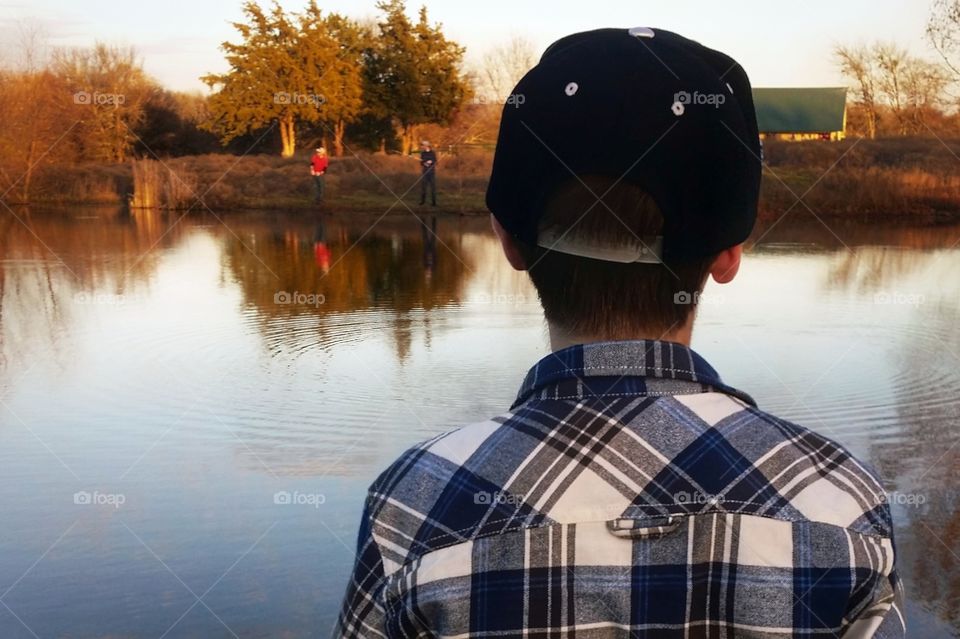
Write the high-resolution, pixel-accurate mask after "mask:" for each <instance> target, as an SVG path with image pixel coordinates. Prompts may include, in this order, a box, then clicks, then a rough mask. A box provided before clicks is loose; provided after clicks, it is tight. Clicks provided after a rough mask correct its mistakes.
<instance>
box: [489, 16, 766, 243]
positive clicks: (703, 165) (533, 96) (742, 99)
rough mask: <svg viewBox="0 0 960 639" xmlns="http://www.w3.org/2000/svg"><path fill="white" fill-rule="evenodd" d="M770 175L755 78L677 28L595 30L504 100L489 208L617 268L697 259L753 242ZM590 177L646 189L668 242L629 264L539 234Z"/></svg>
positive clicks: (516, 232)
mask: <svg viewBox="0 0 960 639" xmlns="http://www.w3.org/2000/svg"><path fill="white" fill-rule="evenodd" d="M521 96H522V99H521ZM760 173H761V163H760V136H759V132H758V130H757V118H756V113H755V112H754V107H753V96H752V93H751V88H750V80H749V79H748V78H747V74H746V73H745V72H744V70H743V68H742V67H741V66H740V65H739V64H738V63H737V62H736V61H735V60H733V59H732V58H730V57H729V56H727V55H725V54H723V53H721V52H719V51H714V50H713V49H708V48H707V47H704V46H703V45H701V44H699V43H697V42H694V41H693V40H689V39H687V38H684V37H683V36H680V35H678V34H676V33H671V32H670V31H664V30H661V29H653V28H649V27H635V28H632V29H597V30H595V31H586V32H582V33H575V34H573V35H570V36H567V37H565V38H561V39H560V40H558V41H556V42H554V43H553V44H552V45H550V47H548V48H547V50H546V51H545V52H544V54H543V56H542V57H541V58H540V61H539V62H538V63H537V65H536V66H535V67H533V68H532V69H530V71H528V72H527V74H526V75H525V76H524V77H523V78H522V79H521V80H520V82H519V83H518V84H517V86H516V87H515V88H514V90H513V93H512V94H511V96H510V98H509V99H507V100H506V103H505V105H504V108H503V117H502V119H501V122H500V133H499V136H498V139H497V148H496V152H495V154H494V159H493V170H492V173H491V175H490V183H489V186H488V188H487V198H486V201H487V208H489V209H490V211H491V212H492V213H493V215H494V216H495V217H496V218H497V220H498V221H499V222H500V224H501V226H503V227H504V229H506V230H507V231H508V232H509V233H510V234H511V235H513V236H514V237H516V238H517V239H519V240H521V241H523V242H524V243H526V244H529V245H535V244H540V245H541V246H546V247H547V248H551V249H552V250H558V251H561V252H567V253H574V254H578V255H585V256H588V257H594V258H596V259H605V260H610V261H617V262H635V261H639V262H650V261H652V262H658V261H660V259H665V260H674V259H685V258H698V257H706V256H709V255H712V254H715V253H718V252H720V251H721V250H723V249H725V248H729V247H731V246H734V245H735V244H739V243H741V242H743V241H744V240H745V239H747V236H749V235H750V232H751V230H752V229H753V224H754V221H755V219H756V215H757V200H758V197H759V193H760ZM586 175H600V176H609V177H610V178H612V179H614V180H617V179H622V180H623V181H624V182H627V183H630V184H634V185H636V186H638V187H640V188H641V189H643V190H644V191H645V192H646V193H648V194H649V195H650V197H651V198H652V199H653V200H654V202H656V204H657V206H658V208H659V209H660V211H661V213H662V214H663V217H664V228H663V236H662V238H658V239H657V241H656V242H655V243H653V244H651V243H650V242H645V243H644V247H643V248H644V250H640V251H637V252H636V253H635V254H631V255H629V256H627V257H624V255H623V254H622V252H619V253H618V252H617V251H612V252H610V251H608V252H604V251H602V250H601V251H594V250H592V249H591V248H590V247H587V248H586V249H583V247H581V248H579V249H578V248H577V247H571V246H566V245H564V243H563V242H560V243H559V244H558V243H556V241H555V240H556V239H557V238H547V239H546V240H545V238H542V237H538V231H539V228H540V222H541V217H542V215H543V210H544V207H545V206H546V204H547V202H548V200H549V198H550V197H551V195H552V194H553V193H555V192H556V190H557V189H558V188H559V187H561V186H562V185H564V184H565V183H569V182H570V180H578V179H579V176H586ZM596 195H597V196H598V197H599V196H601V195H602V194H601V193H596ZM597 206H601V205H600V204H598V205H597ZM629 233H630V232H629V231H628V230H627V229H624V234H625V235H629ZM651 253H652V254H653V258H652V259H651Z"/></svg>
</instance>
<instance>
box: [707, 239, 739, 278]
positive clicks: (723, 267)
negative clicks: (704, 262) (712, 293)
mask: <svg viewBox="0 0 960 639" xmlns="http://www.w3.org/2000/svg"><path fill="white" fill-rule="evenodd" d="M741 257H743V244H737V245H736V246H731V247H730V248H728V249H724V250H723V251H721V252H720V254H719V255H717V257H716V258H715V259H714V260H713V265H712V266H711V267H710V275H711V276H712V277H713V281H714V282H716V283H717V284H726V283H727V282H729V281H731V280H732V279H733V278H734V277H736V276H737V271H739V270H740V258H741Z"/></svg>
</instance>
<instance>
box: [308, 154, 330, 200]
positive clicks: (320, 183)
mask: <svg viewBox="0 0 960 639" xmlns="http://www.w3.org/2000/svg"><path fill="white" fill-rule="evenodd" d="M329 164H330V160H329V159H328V158H327V150H326V149H325V148H323V147H322V146H320V147H317V150H316V151H315V152H314V154H313V157H311V158H310V175H312V176H313V187H314V201H315V202H322V201H323V191H324V175H326V173H327V166H328V165H329Z"/></svg>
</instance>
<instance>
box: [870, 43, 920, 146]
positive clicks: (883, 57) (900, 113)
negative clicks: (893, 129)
mask: <svg viewBox="0 0 960 639" xmlns="http://www.w3.org/2000/svg"><path fill="white" fill-rule="evenodd" d="M869 53H870V55H871V56H872V57H873V59H874V60H876V69H877V71H878V74H877V82H876V85H877V89H879V91H880V93H881V94H883V97H884V98H885V101H886V103H887V105H888V106H889V107H890V110H891V111H892V112H893V117H894V118H895V119H896V121H897V129H898V130H897V133H899V134H900V135H904V134H905V133H906V132H907V124H906V117H907V116H906V113H905V108H904V107H905V105H904V96H903V82H904V79H903V75H904V72H905V70H906V68H907V67H908V66H909V65H910V64H911V62H912V60H911V58H910V55H909V54H908V53H907V51H906V49H903V48H902V47H899V46H897V45H896V44H894V43H892V42H877V43H876V44H874V45H873V48H872V49H871V50H870V52H869Z"/></svg>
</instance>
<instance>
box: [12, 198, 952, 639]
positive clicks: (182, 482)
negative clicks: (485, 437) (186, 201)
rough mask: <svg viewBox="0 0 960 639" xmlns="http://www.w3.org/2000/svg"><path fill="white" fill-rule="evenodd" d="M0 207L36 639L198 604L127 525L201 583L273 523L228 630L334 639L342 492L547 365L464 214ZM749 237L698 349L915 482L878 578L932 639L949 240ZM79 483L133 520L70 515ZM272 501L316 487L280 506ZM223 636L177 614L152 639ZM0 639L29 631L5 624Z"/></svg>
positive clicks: (813, 229) (344, 513) (942, 527)
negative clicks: (295, 503)
mask: <svg viewBox="0 0 960 639" xmlns="http://www.w3.org/2000/svg"><path fill="white" fill-rule="evenodd" d="M20 215H21V218H22V223H21V221H18V220H17V219H15V218H13V217H12V216H10V215H6V216H3V217H0V255H2V260H0V356H2V360H0V393H2V397H3V404H2V405H0V438H2V441H0V451H2V452H0V468H2V469H3V470H2V471H0V472H2V473H3V474H2V475H0V508H2V509H3V512H4V513H5V521H6V522H7V523H6V526H5V530H4V531H3V533H0V534H2V535H3V536H2V538H0V546H2V548H3V552H2V553H0V592H2V591H4V590H6V589H7V588H8V587H9V586H10V585H12V584H16V587H15V588H14V589H13V590H12V592H11V594H10V596H9V597H5V599H4V601H5V602H7V603H8V604H9V605H10V606H11V608H13V609H14V610H16V611H17V615H18V616H20V617H21V618H22V619H23V620H24V621H25V622H26V623H27V624H29V625H30V627H31V628H33V629H34V631H36V632H37V634H38V635H39V636H57V635H63V634H65V633H67V632H73V633H75V634H79V635H85V634H89V635H93V634H110V633H113V634H114V635H117V636H154V637H156V636H160V635H161V634H162V633H163V632H164V631H165V630H167V628H168V627H169V626H170V624H172V623H173V622H174V621H175V620H176V619H177V617H178V616H179V615H181V613H182V612H183V611H184V610H185V609H186V608H187V607H188V606H189V605H190V603H192V599H191V598H190V597H189V595H186V598H184V596H183V589H182V588H181V587H180V585H179V584H178V583H177V582H176V581H172V582H170V581H169V580H170V579H171V577H170V575H169V572H167V571H165V570H164V569H163V566H161V565H159V564H158V563H157V562H156V561H155V560H154V558H153V557H152V555H151V554H150V553H149V552H147V551H146V550H145V549H144V546H143V545H142V544H141V543H140V541H138V539H137V538H134V537H133V536H132V535H131V534H130V532H128V530H127V528H124V526H127V527H129V529H130V530H132V531H134V532H136V535H137V537H139V538H140V539H142V540H143V541H144V542H145V543H146V544H147V545H149V546H150V548H151V549H152V550H153V551H154V552H156V554H157V555H158V556H160V557H162V558H163V560H164V562H165V563H166V564H167V565H169V566H170V567H171V568H172V569H173V570H174V571H176V573H177V574H178V575H183V579H184V580H185V581H186V582H187V583H188V584H190V586H191V588H194V589H195V590H197V591H198V592H202V591H203V590H205V589H206V588H207V587H209V586H210V585H211V584H213V583H215V582H216V581H217V578H218V577H219V576H220V575H221V573H222V572H223V570H224V569H225V568H226V567H227V566H230V565H231V563H233V562H234V561H236V560H237V558H238V557H240V556H241V554H242V553H243V552H244V551H245V550H246V549H248V548H249V547H250V546H251V544H252V543H253V542H254V541H255V540H256V539H257V538H258V536H260V535H261V534H263V533H264V531H268V530H269V531H270V532H269V534H268V535H267V536H266V537H265V538H264V539H263V541H262V542H260V544H259V545H257V547H256V548H257V550H255V551H251V552H250V553H248V555H246V556H245V558H244V559H243V562H242V564H240V567H238V569H237V570H236V571H235V574H232V576H231V577H230V578H227V579H225V580H223V582H222V583H220V585H218V586H217V589H216V591H215V593H214V595H213V596H211V598H210V600H209V601H210V602H211V607H212V608H214V609H215V610H216V611H217V614H218V615H219V616H220V617H221V618H222V619H223V620H224V621H225V622H226V623H227V624H228V625H229V626H230V628H231V629H232V630H233V631H234V632H236V633H237V634H238V635H239V636H264V637H268V636H282V635H283V634H284V633H286V634H287V635H288V636H299V635H303V634H311V633H313V634H315V631H316V628H325V627H328V626H329V624H330V623H331V622H332V619H333V615H334V613H335V609H336V606H337V603H338V601H337V599H338V597H339V596H340V594H341V589H342V585H343V579H344V578H345V575H346V572H347V570H348V569H349V562H350V553H351V552H352V550H351V549H350V548H349V546H350V545H351V543H352V542H351V540H352V538H353V536H354V534H355V528H354V527H355V525H356V521H357V519H356V517H357V510H358V508H359V504H360V499H361V495H362V492H363V489H364V487H365V485H366V484H367V483H368V482H369V481H370V479H371V478H372V477H373V476H374V475H375V474H376V473H377V472H378V471H379V470H380V469H381V468H382V467H383V466H384V465H385V464H386V463H388V462H389V461H390V459H392V458H393V457H394V456H395V455H396V454H397V453H398V452H399V451H400V450H402V449H403V448H405V447H407V446H409V445H410V444H411V443H413V442H415V441H419V440H422V439H425V438H427V437H430V436H432V435H434V434H436V433H438V432H441V431H444V430H447V429H449V428H451V427H454V426H456V425H458V424H461V423H465V422H469V421H473V420H476V419H481V418H484V417H487V416H489V415H491V414H494V413H496V412H499V411H502V410H503V409H504V408H505V407H506V406H508V405H509V403H510V401H511V399H512V396H513V394H514V392H515V391H516V387H517V385H518V383H519V381H520V379H521V377H522V375H523V373H524V372H525V370H526V368H527V366H529V365H530V364H531V363H532V362H534V361H536V359H538V358H539V357H540V356H541V355H542V354H543V353H544V352H545V348H546V346H545V339H544V335H543V333H544V330H543V324H542V321H541V318H540V314H539V306H538V305H537V303H536V298H535V295H534V293H533V291H532V290H531V288H530V287H529V285H528V284H527V282H526V280H525V278H524V276H523V274H520V273H516V272H514V271H512V270H511V269H510V268H509V267H508V266H507V265H506V263H505V262H504V261H503V260H502V258H501V256H500V254H499V247H498V246H497V243H496V240H495V238H494V237H493V236H492V234H491V232H490V230H489V226H488V222H487V220H486V219H482V218H468V217H459V216H445V215H437V216H428V217H423V218H419V219H415V218H413V217H412V216H409V215H399V216H387V217H383V218H382V219H378V215H343V214H336V213H334V214H328V215H325V216H317V215H312V214H311V215H289V214H282V213H276V214H265V213H260V214H252V213H247V214H241V213H235V214H231V215H229V216H225V217H224V218H223V221H224V222H226V225H225V224H223V223H221V221H220V220H218V219H217V218H214V217H212V216H203V215H198V216H190V217H186V218H182V219H181V218H179V217H178V216H177V215H175V214H173V215H163V214H146V213H143V214H141V213H138V214H137V215H135V216H133V217H131V216H125V215H123V214H122V213H119V212H116V211H110V210H90V211H73V212H69V213H67V212H63V211H57V212H41V211H32V212H29V211H22V212H20ZM755 237H756V238H760V241H759V242H757V243H755V244H754V245H753V246H752V247H751V248H750V253H749V255H748V257H747V260H746V262H745V264H744V269H743V272H742V275H741V277H739V278H738V279H737V280H736V281H735V282H734V283H733V284H732V285H730V286H729V287H724V288H723V289H716V291H717V292H718V293H720V295H721V296H722V297H721V298H720V302H721V303H718V304H716V305H705V306H704V308H703V309H702V310H701V327H700V328H699V329H698V332H697V334H696V335H695V343H694V346H695V347H696V348H697V349H698V350H701V351H702V352H703V353H704V354H705V355H706V356H707V357H708V358H709V359H710V360H711V361H712V362H713V363H714V364H715V365H716V366H717V367H718V368H719V369H720V371H721V373H722V374H723V375H724V376H725V377H726V378H727V379H728V381H730V382H731V383H733V384H735V385H738V386H742V387H744V388H746V389H748V390H750V391H751V392H752V393H753V394H754V395H755V396H756V397H757V398H758V400H759V401H760V403H761V405H762V406H763V407H765V408H767V409H769V410H771V411H774V412H780V413H782V414H783V415H784V416H785V417H788V418H792V419H795V420H797V421H800V422H803V423H806V424H808V425H809V426H811V427H813V428H817V429H820V430H823V431H824V432H825V433H826V434H829V435H831V436H833V437H836V438H838V439H840V440H841V441H843V442H844V443H845V444H847V445H848V446H849V447H851V448H852V449H853V450H854V452H855V453H857V454H859V455H861V456H862V457H864V458H866V459H868V460H869V461H870V462H871V463H872V464H874V465H875V466H877V467H878V468H879V470H880V472H881V473H882V474H883V475H884V477H885V478H887V480H888V482H889V483H888V486H887V487H888V489H889V490H890V491H891V492H892V493H895V494H902V495H912V494H913V495H923V496H924V503H923V504H920V505H917V504H909V503H897V504H895V515H896V517H897V522H898V540H897V541H898V546H899V549H900V552H901V565H902V568H903V570H904V575H905V578H906V579H907V582H908V583H907V587H908V594H909V596H910V597H911V601H912V604H911V606H912V609H911V613H912V619H911V621H912V622H913V625H914V628H915V629H916V636H924V637H937V636H949V635H950V634H952V631H949V630H948V629H947V628H948V627H953V628H956V627H960V617H958V613H957V610H960V559H958V558H957V555H960V519H958V508H957V494H956V490H955V488H954V486H953V483H952V481H951V480H952V479H953V478H954V477H956V476H957V471H958V469H960V443H958V442H960V435H958V433H957V429H956V427H955V425H956V424H957V423H958V418H960V403H958V397H960V393H958V390H960V359H958V355H960V333H958V326H960V324H958V321H957V320H958V318H960V280H958V279H957V278H956V276H955V273H956V272H957V269H958V267H960V251H958V249H957V247H956V242H957V239H958V238H960V226H957V225H952V226H950V225H944V226H940V227H933V228H909V227H903V226H901V227H895V226H889V225H878V224H869V225H868V224H861V223H845V224H844V223H837V222H833V221H831V223H830V225H829V227H827V226H825V225H823V224H821V223H819V222H817V221H815V220H810V221H803V220H801V219H797V220H787V221H784V222H781V223H778V224H776V225H773V226H769V225H768V226H767V227H761V228H759V229H758V230H757V232H756V233H755ZM24 485H27V486H29V487H30V490H29V491H24V490H23V489H22V486H24ZM78 486H81V487H85V488H92V487H97V486H99V487H102V488H103V490H113V491H119V492H122V493H123V494H125V495H126V496H127V505H126V506H125V507H124V508H123V509H120V510H118V511H116V512H112V511H104V510H94V511H91V510H82V509H81V510H77V509H75V508H73V506H72V504H70V505H69V506H64V504H65V503H69V501H70V497H71V495H72V494H73V493H74V492H75V491H76V490H78ZM277 490H287V491H292V490H301V491H304V492H307V491H311V492H322V493H323V494H324V495H325V497H326V500H327V501H326V504H325V506H324V508H323V509H316V510H312V511H303V510H301V511H296V510H289V509H287V510H284V509H282V508H278V507H276V506H275V505H274V503H273V501H272V499H271V497H272V495H273V494H274V492H275V491H277ZM915 501H916V500H915ZM277 522H280V523H277ZM71 524H74V525H75V527H74V528H72V529H71V528H70V526H71ZM274 524H276V526H275V527H273V528H271V526H272V525H274ZM66 530H71V531H72V532H70V533H69V534H67V535H66V536H65V537H64V538H63V541H62V542H60V545H58V546H57V548H56V549H55V551H53V552H51V553H49V554H48V555H46V556H45V558H44V560H43V561H42V562H41V563H40V564H38V567H37V568H36V569H33V570H31V571H30V573H29V576H28V577H25V578H23V579H22V580H21V581H19V582H18V581H17V579H18V578H19V577H20V576H21V574H23V573H24V571H26V570H27V569H28V568H29V567H30V564H31V563H32V562H33V561H34V560H35V559H36V558H37V557H39V556H41V554H42V553H43V552H44V550H46V549H47V548H48V547H49V546H50V544H51V543H52V542H53V541H55V540H56V539H57V538H58V536H59V535H61V534H62V533H64V531H66ZM91 576H92V577H91ZM164 579H167V580H168V581H163V580H164ZM50 593H54V594H50ZM51 601H53V602H56V604H57V606H58V607H57V608H56V610H54V609H53V608H51V605H52V604H51ZM117 602H119V603H117ZM109 606H115V608H114V609H113V610H114V614H112V615H111V614H106V612H105V611H106V608H107V607H109ZM118 610H119V612H117V611H118ZM201 613H202V611H201ZM131 620H135V621H131ZM308 629H309V630H308ZM224 632H225V630H224V629H223V627H222V625H221V624H220V623H219V622H217V620H216V619H214V618H213V617H212V616H210V615H206V614H205V613H203V614H199V613H191V614H190V615H188V616H187V617H185V618H184V619H183V620H182V621H180V622H179V624H178V625H177V626H176V627H175V628H174V630H173V631H172V632H170V633H169V634H168V635H167V636H170V637H175V636H198V637H202V636H211V635H216V634H223V633H224ZM0 636H3V637H8V636H9V637H20V636H25V637H28V636H30V634H29V633H28V632H27V631H26V630H25V629H24V627H23V626H22V625H21V624H20V623H19V622H17V620H16V619H14V618H13V617H12V616H10V615H9V614H5V613H4V611H3V610H0Z"/></svg>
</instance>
